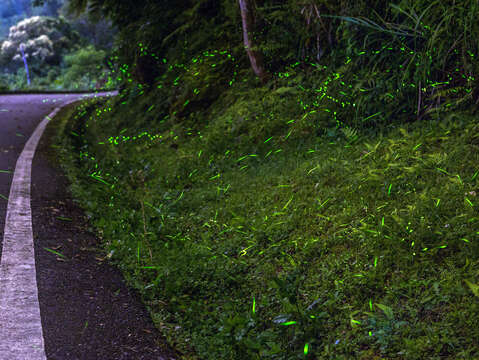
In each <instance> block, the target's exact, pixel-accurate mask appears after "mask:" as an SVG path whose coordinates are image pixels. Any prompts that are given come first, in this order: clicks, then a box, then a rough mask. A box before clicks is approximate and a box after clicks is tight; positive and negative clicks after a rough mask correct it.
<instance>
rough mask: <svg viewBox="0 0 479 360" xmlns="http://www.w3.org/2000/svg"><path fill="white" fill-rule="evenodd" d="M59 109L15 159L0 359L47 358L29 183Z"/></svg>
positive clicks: (2, 265)
mask: <svg viewBox="0 0 479 360" xmlns="http://www.w3.org/2000/svg"><path fill="white" fill-rule="evenodd" d="M77 100H79V99H75V100H72V101H69V102H67V103H65V104H63V105H62V107H63V106H66V105H68V104H69V103H72V102H74V101H77ZM59 110H60V107H57V108H56V109H55V110H54V111H53V112H52V113H51V114H50V115H48V116H47V117H45V118H44V119H43V121H42V122H41V123H40V124H39V125H38V126H37V128H36V129H35V131H34V133H33V134H32V136H31V137H30V139H29V140H28V142H27V143H26V145H25V147H24V149H23V151H22V153H21V154H20V157H19V158H18V160H17V164H16V167H15V173H14V175H13V180H12V185H11V188H10V196H9V198H8V205H7V217H6V220H5V231H4V235H3V250H2V259H1V262H0V360H46V354H45V344H44V339H43V330H42V323H41V317H40V306H39V303H38V288H37V280H36V270H35V252H34V246H33V230H32V212H31V206H30V184H31V170H32V160H33V156H34V155H35V150H36V148H37V145H38V142H39V140H40V137H41V136H42V134H43V131H44V130H45V127H46V125H47V124H48V122H49V121H50V119H51V118H53V117H54V116H55V115H56V114H57V113H58V111H59Z"/></svg>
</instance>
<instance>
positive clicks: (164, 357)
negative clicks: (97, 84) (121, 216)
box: [0, 93, 175, 360]
mask: <svg viewBox="0 0 479 360" xmlns="http://www.w3.org/2000/svg"><path fill="white" fill-rule="evenodd" d="M109 95H115V94H114V93H101V94H97V95H94V94H90V95H88V94H61V95H60V94H59V95H56V94H49V95H40V94H39V95H0V256H1V264H0V292H1V293H0V307H1V308H2V309H1V311H2V312H1V313H0V360H7V359H8V360H27V359H29V360H30V359H34V360H44V359H49V360H50V359H51V360H53V359H59V360H60V359H62V360H64V359H69V360H74V359H78V360H89V359H92V360H93V359H103V360H108V359H111V360H120V359H125V360H126V359H134V360H136V359H138V360H141V359H145V360H146V359H152V360H153V359H158V360H169V359H174V358H175V354H174V352H173V351H171V350H169V349H168V348H167V346H165V345H164V343H165V342H164V340H163V339H162V338H161V336H160V335H159V333H158V331H157V329H156V328H155V327H154V325H153V323H152V321H151V319H150V317H149V315H148V313H147V311H146V309H145V308H144V306H143V305H142V304H141V301H140V299H139V297H138V296H137V294H136V293H135V292H134V291H132V290H130V289H128V288H127V287H126V285H125V283H124V282H123V279H122V276H121V274H120V273H119V272H118V270H116V269H114V268H113V267H111V266H110V265H108V264H107V263H106V261H105V259H101V258H99V255H98V253H97V252H96V251H95V250H96V247H98V242H97V240H96V239H95V237H94V236H93V235H92V233H91V232H90V231H89V226H88V223H87V221H86V219H85V217H84V216H83V213H82V211H81V210H80V209H79V208H78V207H77V206H76V205H75V202H74V201H73V200H72V199H71V197H70V194H69V193H68V191H67V188H68V181H67V180H66V178H65V176H64V175H63V174H62V173H61V171H60V169H59V167H58V162H57V161H56V159H54V152H53V151H52V149H51V147H50V141H51V136H52V134H53V133H54V131H53V130H52V128H51V126H50V127H47V129H46V131H45V133H44V134H43V136H42V137H41V138H40V141H39V144H38V147H37V148H36V152H35V146H36V145H32V144H33V143H34V142H35V141H34V140H35V138H38V135H39V134H40V133H41V131H40V130H37V131H35V129H36V128H37V126H38V127H39V129H40V128H41V126H39V124H41V123H42V124H46V123H48V121H45V122H42V120H44V119H45V117H46V116H47V115H49V114H51V113H52V111H53V110H54V109H55V108H57V107H59V106H62V105H65V104H67V103H69V102H73V101H76V100H80V99H81V98H83V97H89V96H109ZM32 134H33V136H32ZM30 138H32V139H31V140H29V139H30ZM37 140H38V139H37ZM32 158H33V161H32ZM30 166H31V180H30V171H29V170H30ZM30 182H31V191H29V190H30V188H28V189H27V185H29V183H30ZM12 183H13V186H12ZM30 204H31V205H30ZM7 208H8V211H7ZM30 209H31V212H30ZM7 215H8V218H7V220H6V217H7ZM29 244H30V246H29ZM32 244H33V245H32ZM30 248H31V249H30ZM2 249H5V250H3V252H4V253H3V254H2ZM33 249H34V255H33ZM55 251H56V252H58V253H60V254H61V256H59V255H56V253H55ZM12 254H13V255H12ZM37 294H38V295H37ZM36 295H37V296H36ZM37 298H38V300H37Z"/></svg>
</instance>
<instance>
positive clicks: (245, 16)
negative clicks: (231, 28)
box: [238, 0, 270, 84]
mask: <svg viewBox="0 0 479 360" xmlns="http://www.w3.org/2000/svg"><path fill="white" fill-rule="evenodd" d="M253 1H254V0H238V2H239V7H240V10H241V19H242V23H243V42H244V47H245V50H246V53H247V54H248V57H249V61H250V63H251V67H252V69H253V71H254V73H255V74H256V76H258V77H259V78H260V80H261V82H262V83H263V84H264V83H265V82H266V81H268V79H269V77H270V76H269V74H268V73H267V72H266V70H265V69H264V64H263V56H262V54H261V53H260V52H259V51H257V50H255V47H254V40H253V34H254V30H255V18H254V14H253V10H254V5H253Z"/></svg>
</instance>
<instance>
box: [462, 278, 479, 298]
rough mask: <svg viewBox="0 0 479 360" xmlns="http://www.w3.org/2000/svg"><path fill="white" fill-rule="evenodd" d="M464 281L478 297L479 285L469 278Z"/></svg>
mask: <svg viewBox="0 0 479 360" xmlns="http://www.w3.org/2000/svg"><path fill="white" fill-rule="evenodd" d="M464 282H465V283H466V284H467V286H469V288H470V289H471V291H472V293H473V294H474V295H476V296H477V297H479V285H476V284H473V283H471V282H470V281H468V280H464Z"/></svg>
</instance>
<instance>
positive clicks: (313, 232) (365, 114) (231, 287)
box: [54, 0, 479, 360]
mask: <svg viewBox="0 0 479 360" xmlns="http://www.w3.org/2000/svg"><path fill="white" fill-rule="evenodd" d="M83 3H84V2H80V1H78V5H79V10H81V6H80V5H81V4H83ZM97 3H100V5H98V7H97V8H99V9H100V10H102V11H105V13H106V14H109V15H110V16H111V17H112V19H113V22H114V23H115V22H116V23H117V24H118V25H119V30H120V35H119V47H118V48H117V51H118V52H117V56H118V61H119V62H120V63H122V65H121V66H120V73H121V76H122V84H124V85H123V86H122V88H121V91H120V95H119V96H118V97H117V98H113V99H109V100H88V101H87V102H84V103H83V104H82V105H79V106H76V107H69V108H68V109H66V110H64V111H63V112H62V115H61V116H60V117H59V118H58V119H57V120H55V122H56V126H58V134H57V138H56V142H57V143H56V144H55V145H54V146H55V147H56V148H57V149H58V154H59V157H61V159H62V165H63V167H64V169H65V171H66V172H67V174H68V176H69V178H70V180H71V182H72V185H71V189H72V191H73V194H74V195H75V197H76V198H77V199H78V201H79V202H80V203H81V205H82V206H83V208H84V209H85V211H86V214H87V215H88V216H89V217H90V220H91V223H92V224H93V225H94V227H95V228H96V230H97V233H98V236H99V238H100V239H101V241H102V248H103V252H104V256H106V257H107V258H109V259H110V260H111V261H112V262H113V263H114V264H116V265H117V266H118V267H119V268H120V269H121V270H122V272H123V274H124V276H125V278H126V279H127V281H128V283H129V285H130V286H132V287H134V288H136V289H138V290H139V291H140V293H141V294H142V297H143V301H144V302H145V304H146V305H147V306H148V308H149V310H150V313H151V315H152V318H153V319H154V321H155V323H156V325H157V327H158V328H159V329H160V330H161V331H162V332H163V333H164V334H165V336H166V337H167V338H168V340H169V342H170V343H171V344H172V345H173V346H175V347H176V348H178V349H179V350H181V351H182V352H183V353H184V358H185V359H284V360H286V359H392V358H399V359H418V360H419V359H474V358H478V357H479V350H478V349H479V344H478V340H477V339H479V299H478V296H479V285H478V284H479V232H478V226H477V225H478V222H479V216H478V211H477V207H478V206H479V202H478V200H477V198H478V197H477V193H478V192H479V187H478V175H479V166H478V164H479V155H478V154H479V153H478V147H479V123H478V121H477V119H476V115H475V112H476V109H477V106H476V104H477V102H478V99H479V98H478V93H477V80H476V76H477V72H478V69H479V65H478V63H477V60H476V58H477V56H478V53H479V52H478V50H479V49H478V47H479V45H478V43H477V39H475V37H474V36H475V35H474V34H476V33H477V31H478V30H479V29H478V28H477V27H478V26H479V25H478V24H477V21H475V19H476V16H475V15H474V14H476V15H477V13H478V6H477V3H476V2H474V1H468V0H462V1H461V0H459V1H433V2H429V1H405V0H404V1H400V2H390V1H377V2H374V1H373V2H371V1H368V2H366V1H354V2H352V1H341V2H328V1H323V2H321V4H319V3H315V2H311V3H309V4H308V5H304V4H299V3H297V2H295V1H293V0H291V1H284V2H281V4H278V2H275V3H274V4H273V2H268V1H264V2H261V3H259V4H257V5H258V7H257V9H256V12H255V17H256V19H255V22H256V25H257V28H259V29H264V31H260V32H258V35H257V37H256V38H255V41H257V42H258V44H259V45H258V48H257V49H259V50H260V53H261V55H262V57H263V61H264V67H263V71H264V73H265V74H264V77H263V76H260V75H259V74H258V73H256V74H255V72H253V71H252V68H251V66H250V61H251V54H249V53H246V52H245V51H244V48H243V43H242V30H243V29H242V22H241V19H242V17H241V15H242V14H241V13H240V8H239V6H238V4H237V3H236V4H234V6H233V5H232V3H230V2H212V1H199V2H198V1H197V2H195V4H196V5H191V4H190V3H189V2H188V1H185V2H181V6H180V5H176V7H175V6H174V5H173V2H171V4H170V2H168V1H165V4H167V5H168V4H169V5H170V6H166V7H165V6H164V7H163V8H162V9H159V8H158V7H155V5H154V4H153V3H150V2H148V1H144V2H141V1H135V3H134V5H135V7H134V9H135V10H133V2H129V1H125V2H124V3H123V5H122V6H118V7H114V6H113V5H112V4H113V3H111V2H109V1H103V2H97ZM101 4H103V5H101ZM165 4H163V5H165ZM175 4H176V3H175ZM102 6H103V7H102ZM129 6H130V7H129ZM160 10H161V11H160ZM163 10H164V11H163ZM128 13H129V14H130V16H131V17H130V18H128V17H126V18H125V14H128ZM206 14H207V15H208V17H206V16H205V15H206ZM170 18H171V19H177V22H171V21H168V19H170ZM120 19H121V20H120ZM125 19H126V20H125ZM184 19H188V20H185V22H184V23H182V21H183V20H184ZM156 22H157V23H156ZM172 23H173V24H175V25H174V26H173V25H171V24H172ZM140 24H143V25H141V26H140ZM167 24H169V25H167ZM208 24H209V26H207V25H208ZM258 24H263V25H264V26H263V27H261V26H258ZM155 26H156V27H155ZM168 26H170V27H169V28H168ZM243 26H244V23H243ZM171 27H173V28H171ZM154 29H156V32H155V31H153V30H154ZM292 29H294V30H292ZM159 34H160V35H161V38H162V39H163V40H162V42H160V43H158V42H157V41H156V40H155V39H157V36H158V35H159ZM142 37H143V38H142ZM155 41H156V42H155ZM185 41H187V43H186V44H187V46H185ZM175 44H177V45H176V47H175ZM259 50H258V51H259ZM256 55H258V53H257V54H256ZM256 55H254V54H253V56H256ZM118 315H119V316H121V314H118Z"/></svg>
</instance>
